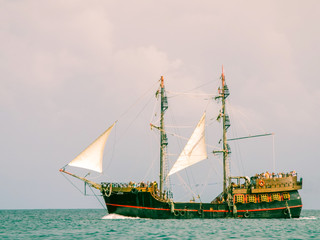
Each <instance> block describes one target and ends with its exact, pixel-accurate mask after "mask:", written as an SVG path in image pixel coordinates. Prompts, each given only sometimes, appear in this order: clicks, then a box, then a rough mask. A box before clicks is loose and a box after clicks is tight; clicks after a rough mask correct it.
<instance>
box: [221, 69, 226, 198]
mask: <svg viewBox="0 0 320 240" xmlns="http://www.w3.org/2000/svg"><path fill="white" fill-rule="evenodd" d="M221 81H222V89H221V90H222V93H221V94H222V120H223V121H222V122H223V136H222V143H223V193H224V194H226V193H227V160H228V147H227V129H226V95H225V77H224V73H223V66H222V73H221Z"/></svg>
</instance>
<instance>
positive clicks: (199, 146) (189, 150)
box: [168, 113, 208, 176]
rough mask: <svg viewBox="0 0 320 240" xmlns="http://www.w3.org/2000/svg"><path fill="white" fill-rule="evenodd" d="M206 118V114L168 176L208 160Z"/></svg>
mask: <svg viewBox="0 0 320 240" xmlns="http://www.w3.org/2000/svg"><path fill="white" fill-rule="evenodd" d="M205 117H206V113H204V114H203V116H202V118H201V119H200V121H199V123H198V125H197V127H196V129H195V130H194V131H193V133H192V135H191V137H190V139H189V141H188V142H187V144H186V146H185V147H184V149H183V151H182V152H181V154H180V156H179V158H178V160H177V161H176V162H175V164H174V165H173V167H172V168H171V170H170V172H169V174H168V176H169V175H171V174H174V173H176V172H178V171H180V170H182V169H184V168H187V167H189V166H191V165H193V164H196V163H197V162H200V161H202V160H204V159H207V158H208V155H207V149H206V143H205V135H204V130H205Z"/></svg>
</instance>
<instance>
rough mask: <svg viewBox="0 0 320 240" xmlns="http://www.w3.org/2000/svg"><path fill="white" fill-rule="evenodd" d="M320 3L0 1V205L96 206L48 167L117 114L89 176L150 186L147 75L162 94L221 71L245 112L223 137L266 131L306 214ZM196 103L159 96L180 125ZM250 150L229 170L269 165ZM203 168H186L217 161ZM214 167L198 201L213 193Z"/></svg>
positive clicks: (319, 195)
mask: <svg viewBox="0 0 320 240" xmlns="http://www.w3.org/2000/svg"><path fill="white" fill-rule="evenodd" d="M319 11H320V2H319V1H303V2H302V1H292V0H290V1H150V0H149V1H121V2H119V1H97V0H92V1H78V0H77V1H75V0H74V1H72V0H70V1H58V0H52V1H32V0H24V1H21V0H15V1H11V0H0V74H1V80H0V109H1V111H0V119H1V134H0V143H1V144H0V151H1V153H2V154H1V168H0V182H1V184H0V192H1V198H0V209H34V208H100V207H101V206H100V205H99V203H98V201H97V200H96V199H95V198H94V197H84V196H82V195H81V194H80V193H79V192H78V191H77V190H76V189H75V188H74V187H73V186H72V185H71V184H70V183H69V182H68V181H67V180H66V179H65V178H64V177H63V176H62V175H61V174H60V173H59V171H58V170H59V168H60V167H62V166H64V165H66V164H67V163H68V162H70V161H71V160H72V159H73V158H74V157H75V156H76V155H77V154H78V153H80V152H81V151H82V150H83V149H84V148H85V147H86V146H87V145H88V144H90V142H91V141H93V140H94V139H95V138H96V137H97V136H98V135H100V134H101V133H102V132H103V131H104V130H105V129H106V128H107V127H108V126H110V125H111V124H112V123H113V122H114V121H116V120H119V122H118V126H117V129H116V130H115V131H114V132H113V134H111V136H110V139H109V140H108V143H110V144H109V145H110V146H108V147H107V149H106V160H110V159H111V161H109V162H110V163H107V164H106V165H105V166H106V167H105V169H106V173H105V175H104V177H102V178H99V180H97V181H129V180H130V179H134V180H135V181H141V180H145V179H142V178H144V177H145V176H146V175H147V179H146V180H150V181H151V180H158V173H157V171H158V170H157V166H156V164H158V163H157V161H158V160H157V157H158V156H157V148H156V147H155V145H152V144H151V143H150V139H153V140H155V144H157V142H156V141H157V139H158V138H157V135H156V132H154V131H153V132H151V130H150V127H149V122H150V121H152V119H153V118H152V113H153V110H154V102H155V98H154V97H153V95H154V93H155V91H156V90H157V80H159V79H160V76H161V75H163V76H164V77H165V81H166V89H167V90H168V91H172V92H178V91H180V92H181V91H188V90H191V89H194V88H197V87H199V86H201V85H203V84H207V83H208V82H209V81H212V84H211V85H210V84H209V85H206V86H205V87H203V88H200V89H198V91H199V92H201V93H208V94H215V93H216V86H217V79H218V78H219V76H220V74H221V66H222V65H223V66H224V69H225V74H226V78H227V83H228V86H229V89H230V92H231V94H232V95H231V96H230V99H229V100H230V105H231V106H230V108H229V110H230V111H231V110H232V113H240V115H242V116H246V117H245V118H243V119H245V120H241V119H240V120H239V123H237V120H236V119H235V118H231V123H232V126H231V128H230V134H232V135H231V136H237V135H240V134H241V133H242V132H243V133H249V134H260V133H261V132H274V133H275V134H276V135H275V154H274V155H275V160H276V171H284V172H286V171H291V170H295V171H297V172H298V174H299V177H303V179H304V182H303V184H304V186H303V190H302V191H300V193H301V196H302V201H303V204H304V209H319V206H318V199H320V190H319V187H318V183H319V182H320V174H319V169H320V162H319V161H320V154H319V151H318V149H317V148H318V147H319V146H318V143H319V139H318V134H319V133H320V121H319V119H320V111H319V109H320V83H319V80H318V78H319V76H320V68H319V66H318V65H319V60H320V59H319V56H320V48H319V42H320V28H319V26H318V25H319V22H320V16H319ZM141 96H143V97H141ZM137 99H141V101H139V102H137V104H135V105H134V106H133V107H132V108H130V109H129V107H130V106H131V105H132V104H133V103H135V101H136V100H137ZM194 99H195V98H191V99H190V98H188V99H187V100H181V99H179V98H178V97H177V98H169V107H170V111H171V113H172V114H173V115H174V118H175V119H176V120H177V122H179V123H178V124H180V125H192V126H195V125H196V124H197V121H198V120H199V119H200V117H201V114H202V112H203V110H204V108H203V106H206V104H202V105H198V98H196V100H194ZM149 102H151V103H150V104H148V105H146V103H149ZM179 103H180V106H178V105H179ZM213 105H214V104H211V105H210V106H213ZM144 106H145V108H144ZM174 107H176V108H174ZM128 109H129V111H127V110H128ZM142 109H144V111H142ZM216 110H217V109H216V108H214V107H212V109H211V111H212V114H213V115H214V114H215V113H217V111H216ZM140 111H141V112H140ZM215 111H216V112H215ZM138 113H139V114H138ZM213 115H212V117H213ZM230 115H231V112H230ZM247 119H250V120H247ZM168 122H169V120H168ZM245 125H247V126H245ZM232 127H233V132H231V129H232ZM235 127H237V131H234V130H235ZM241 127H243V128H244V129H245V130H241ZM132 128H133V130H130V129H132ZM261 129H262V130H261ZM179 131H181V132H183V129H180V130H179ZM190 131H192V130H188V133H186V134H183V135H184V136H186V137H187V136H188V135H189V134H190ZM150 132H151V134H150ZM237 133H238V134H237ZM206 134H207V136H208V138H209V140H210V138H211V137H210V136H211V134H214V132H212V131H211V132H210V131H208V132H206ZM145 136H147V137H145ZM150 136H151V138H150ZM212 139H213V138H212ZM259 141H260V140H258V142H259ZM210 144H212V145H217V142H211V143H210ZM247 144H248V145H246V146H243V147H244V149H247V150H249V152H250V154H249V153H246V152H241V156H242V157H241V158H236V157H234V160H235V162H234V163H231V171H232V172H233V173H235V174H239V173H242V174H246V175H252V174H255V173H256V172H262V171H265V170H269V171H272V167H273V163H272V161H273V160H272V155H273V152H272V139H271V138H269V139H268V138H266V139H265V140H261V141H260V146H259V145H256V144H255V143H253V141H248V142H247ZM250 144H252V145H250ZM261 145H262V146H261ZM240 146H241V145H240ZM174 150H175V149H174V148H172V149H171V150H170V152H171V151H172V152H174ZM209 150H210V149H209ZM209 150H208V151H209ZM266 150H267V151H266ZM237 152H238V150H237V148H236V149H234V150H233V153H234V154H236V153H237ZM175 154H179V153H178V152H175ZM210 158H211V159H214V158H213V156H211V157H210ZM232 158H233V157H232ZM211 159H210V160H207V161H210V164H209V165H210V166H212V165H213V164H215V163H216V162H215V161H214V160H212V161H211ZM236 159H240V160H236ZM217 161H218V160H217ZM239 165H241V166H239ZM201 166H207V165H206V162H205V161H204V162H203V163H201V164H200V165H199V166H198V167H197V166H196V167H195V168H194V173H193V176H197V175H206V176H207V175H210V174H211V173H210V169H211V170H212V169H213V168H214V167H213V168H211V167H210V168H208V167H207V168H206V167H204V168H205V169H207V170H208V171H209V172H205V173H203V172H201V171H202V170H201V169H200V168H201ZM152 167H154V168H152ZM237 167H238V170H237V169H236V168H237ZM150 169H152V170H150ZM217 169H219V165H217ZM239 169H240V170H239ZM69 170H70V171H72V168H70V169H69ZM218 172H219V173H216V172H212V174H213V175H216V177H214V176H213V177H212V179H210V180H208V181H207V183H208V182H209V183H210V182H212V183H217V186H218V187H215V188H214V189H211V190H210V188H209V190H205V191H206V194H205V195H209V197H208V199H206V200H208V201H210V198H211V200H212V199H213V198H214V197H215V196H216V195H218V194H219V193H220V191H221V189H222V187H221V172H220V171H219V170H218ZM219 174H220V175H219ZM93 175H94V174H92V176H93ZM96 175H97V174H96ZM96 175H95V176H96ZM140 178H141V179H140ZM195 178H196V177H195ZM94 180H95V179H94ZM172 180H174V178H173V179H172ZM204 181H205V180H204ZM76 184H77V183H76ZM219 184H220V185H219ZM175 186H178V184H176V185H175ZM211 186H213V185H211ZM214 186H215V185H214ZM80 187H82V184H80ZM208 191H209V192H208ZM178 197H179V196H178ZM187 200H188V199H187Z"/></svg>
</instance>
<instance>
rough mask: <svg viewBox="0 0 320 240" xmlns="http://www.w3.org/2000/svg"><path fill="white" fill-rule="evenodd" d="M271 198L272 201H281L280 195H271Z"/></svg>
mask: <svg viewBox="0 0 320 240" xmlns="http://www.w3.org/2000/svg"><path fill="white" fill-rule="evenodd" d="M271 197H272V201H281V196H280V193H273V194H272V195H271Z"/></svg>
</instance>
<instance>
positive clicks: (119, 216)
mask: <svg viewBox="0 0 320 240" xmlns="http://www.w3.org/2000/svg"><path fill="white" fill-rule="evenodd" d="M102 219H140V218H139V217H126V216H122V215H119V214H115V213H111V214H108V215H106V216H104V217H102Z"/></svg>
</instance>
